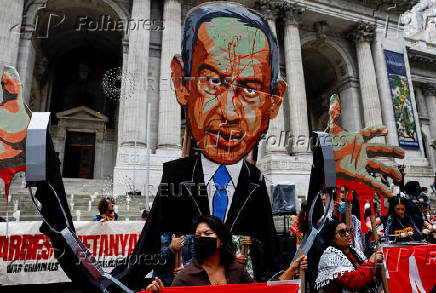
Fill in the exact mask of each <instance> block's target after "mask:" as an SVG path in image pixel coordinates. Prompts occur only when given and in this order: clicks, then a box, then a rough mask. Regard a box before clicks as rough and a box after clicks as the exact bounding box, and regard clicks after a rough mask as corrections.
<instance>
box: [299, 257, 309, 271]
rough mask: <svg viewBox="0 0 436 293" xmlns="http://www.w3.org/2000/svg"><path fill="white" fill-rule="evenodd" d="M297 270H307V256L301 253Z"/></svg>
mask: <svg viewBox="0 0 436 293" xmlns="http://www.w3.org/2000/svg"><path fill="white" fill-rule="evenodd" d="M298 270H299V271H305V270H307V256H305V255H303V258H302V260H301V262H300V266H299V268H298Z"/></svg>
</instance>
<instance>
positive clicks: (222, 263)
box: [147, 215, 307, 291]
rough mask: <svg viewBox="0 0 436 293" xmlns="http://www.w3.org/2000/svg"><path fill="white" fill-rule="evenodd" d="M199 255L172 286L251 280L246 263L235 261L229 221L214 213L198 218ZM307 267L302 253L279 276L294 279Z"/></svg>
mask: <svg viewBox="0 0 436 293" xmlns="http://www.w3.org/2000/svg"><path fill="white" fill-rule="evenodd" d="M194 248H195V256H194V259H193V260H192V262H191V263H190V264H189V265H187V266H186V267H185V268H184V269H183V270H182V271H181V272H180V273H178V274H177V276H176V277H175V279H174V281H173V283H172V284H171V286H177V287H186V286H207V285H224V284H249V283H254V282H255V280H254V279H253V278H251V276H250V274H249V273H248V272H247V271H246V269H245V267H244V266H243V265H242V264H240V263H239V262H237V261H235V252H236V248H235V246H234V244H233V242H232V235H231V234H230V232H229V230H228V229H227V227H226V226H225V224H224V223H223V222H222V221H221V220H220V219H219V218H218V217H215V216H212V215H207V216H200V217H199V218H198V220H197V225H196V229H195V239H194ZM306 268H307V257H305V256H301V257H299V258H298V259H297V260H296V261H295V262H294V263H292V264H291V265H290V266H289V268H288V269H287V270H286V271H285V272H284V273H283V274H282V275H281V276H280V277H279V279H280V280H286V279H292V278H293V277H294V276H295V274H296V273H297V272H298V271H299V270H300V269H306ZM161 287H163V283H162V281H161V280H160V279H159V278H155V280H154V281H153V282H152V283H151V284H150V285H149V286H148V287H147V290H153V291H159V289H160V288H161Z"/></svg>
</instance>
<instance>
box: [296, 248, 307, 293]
mask: <svg viewBox="0 0 436 293" xmlns="http://www.w3.org/2000/svg"><path fill="white" fill-rule="evenodd" d="M302 255H304V250H303V249H299V250H298V256H299V257H300V256H302ZM300 280H301V285H300V292H301V293H306V272H305V271H304V270H300Z"/></svg>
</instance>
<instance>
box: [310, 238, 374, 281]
mask: <svg viewBox="0 0 436 293" xmlns="http://www.w3.org/2000/svg"><path fill="white" fill-rule="evenodd" d="M350 249H352V250H353V252H355V255H356V256H358V257H359V258H360V259H359V260H358V261H359V262H364V261H366V258H365V255H364V254H363V252H361V251H360V250H358V249H355V248H353V247H350ZM354 270H355V267H354V266H353V264H352V263H351V261H350V260H349V259H348V258H347V256H346V255H345V254H344V253H343V252H342V251H341V250H339V249H337V248H334V247H332V246H329V247H327V249H326V250H325V251H324V253H323V255H322V256H321V259H320V261H319V264H318V277H317V278H316V283H315V288H316V289H320V288H322V287H325V286H327V285H329V284H330V283H331V282H332V281H333V280H334V279H336V278H337V277H338V276H340V275H342V274H343V273H345V272H352V271H354Z"/></svg>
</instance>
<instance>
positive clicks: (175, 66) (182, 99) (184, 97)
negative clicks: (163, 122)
mask: <svg viewBox="0 0 436 293" xmlns="http://www.w3.org/2000/svg"><path fill="white" fill-rule="evenodd" d="M171 71H172V78H173V83H174V89H175V93H176V98H177V101H178V102H179V104H180V105H181V106H186V104H187V103H188V90H187V87H186V85H185V84H184V82H183V79H184V78H185V74H184V72H183V60H182V57H181V56H180V55H179V54H176V55H174V57H173V59H172V60H171Z"/></svg>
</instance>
